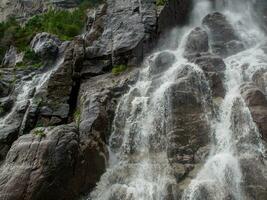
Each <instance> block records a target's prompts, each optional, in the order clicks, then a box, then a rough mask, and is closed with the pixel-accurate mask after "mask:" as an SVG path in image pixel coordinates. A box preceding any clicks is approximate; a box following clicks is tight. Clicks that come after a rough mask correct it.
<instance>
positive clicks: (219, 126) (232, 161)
mask: <svg viewBox="0 0 267 200" xmlns="http://www.w3.org/2000/svg"><path fill="white" fill-rule="evenodd" d="M223 2H224V3H225V7H223V6H222V4H221V3H222V1H216V5H217V6H216V7H217V8H220V10H221V11H222V12H224V14H225V15H226V16H227V17H228V19H229V20H230V22H231V23H232V24H233V26H234V28H235V30H236V32H237V33H238V34H239V36H240V38H242V41H244V43H245V44H246V48H247V50H245V51H242V52H240V53H238V54H236V55H233V56H231V57H228V58H226V59H225V63H226V70H225V81H224V85H225V88H226V95H225V98H224V100H223V102H222V104H221V106H220V109H219V113H220V115H219V118H218V120H217V122H216V125H215V130H214V135H215V144H214V145H213V149H212V150H211V152H210V156H209V158H208V160H207V161H206V163H205V165H204V167H203V168H202V170H201V171H200V172H199V173H198V175H197V177H196V178H195V179H194V180H193V181H192V182H191V184H190V185H189V187H188V188H187V189H186V191H185V192H184V195H183V199H184V200H189V199H190V200H195V199H215V200H220V199H236V200H242V199H246V197H245V196H244V193H243V191H242V187H241V186H242V181H243V180H242V179H243V178H242V170H241V168H240V163H239V159H240V157H241V158H242V157H249V156H252V157H253V156H256V155H263V154H264V152H265V150H264V147H263V145H262V143H261V139H260V135H259V131H258V129H257V126H256V124H255V123H254V122H253V119H252V117H251V114H250V111H249V109H248V108H247V106H246V104H245V102H244V100H243V99H242V97H241V93H240V86H241V85H242V84H243V83H244V82H245V81H252V75H253V74H254V73H255V72H256V70H259V69H264V68H265V69H266V64H265V65H263V64H262V63H266V58H265V57H266V56H265V54H264V52H263V51H262V50H260V49H259V45H260V43H261V42H262V41H264V36H263V33H262V32H261V31H260V29H259V27H257V26H256V25H257V23H256V22H255V21H253V17H252V16H251V13H250V12H247V13H244V10H246V11H248V10H251V8H252V5H251V2H250V1H230V0H229V1H223ZM218 5H219V6H218ZM248 8H249V9H248ZM248 63H249V67H248V69H246V70H245V72H244V71H243V69H242V66H244V65H246V64H248ZM236 112H240V113H239V115H238V114H237V113H236ZM233 116H237V117H239V120H240V121H241V120H243V122H238V123H242V124H241V126H239V125H238V124H236V123H237V122H235V121H234V119H233Z"/></svg>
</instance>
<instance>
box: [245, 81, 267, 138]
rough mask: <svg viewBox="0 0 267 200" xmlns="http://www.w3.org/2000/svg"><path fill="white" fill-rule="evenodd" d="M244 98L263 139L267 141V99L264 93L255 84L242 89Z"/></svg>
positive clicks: (249, 84) (246, 85)
mask: <svg viewBox="0 0 267 200" xmlns="http://www.w3.org/2000/svg"><path fill="white" fill-rule="evenodd" d="M241 92H242V96H243V98H244V100H245V102H246V104H247V106H248V107H249V109H250V112H251V115H252V117H253V120H254V122H255V123H256V124H257V126H258V129H259V131H260V133H261V136H262V138H263V139H264V140H265V141H267V99H266V96H265V95H264V93H263V92H262V91H261V90H260V89H259V88H258V87H257V86H256V85H255V84H253V83H248V84H244V85H243V86H242V87H241Z"/></svg>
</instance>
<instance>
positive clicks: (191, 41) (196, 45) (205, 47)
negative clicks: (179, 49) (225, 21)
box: [185, 27, 209, 57]
mask: <svg viewBox="0 0 267 200" xmlns="http://www.w3.org/2000/svg"><path fill="white" fill-rule="evenodd" d="M207 51H209V38H208V34H207V32H206V31H205V30H203V29H202V28H201V27H197V28H195V29H194V30H192V31H191V32H190V33H189V35H188V36H187V42H186V44H185V56H186V57H190V56H191V57H192V56H195V55H196V54H199V53H201V52H207Z"/></svg>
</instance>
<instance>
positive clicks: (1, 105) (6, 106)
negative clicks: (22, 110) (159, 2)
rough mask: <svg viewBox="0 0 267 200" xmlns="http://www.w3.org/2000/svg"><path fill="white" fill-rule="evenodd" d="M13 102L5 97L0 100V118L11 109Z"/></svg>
mask: <svg viewBox="0 0 267 200" xmlns="http://www.w3.org/2000/svg"><path fill="white" fill-rule="evenodd" d="M13 104H14V100H13V99H12V98H11V97H5V98H1V99H0V117H3V116H4V115H5V114H7V113H8V112H9V111H10V110H11V108H12V107H13Z"/></svg>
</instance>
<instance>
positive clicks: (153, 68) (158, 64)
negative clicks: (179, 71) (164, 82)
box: [149, 51, 176, 75]
mask: <svg viewBox="0 0 267 200" xmlns="http://www.w3.org/2000/svg"><path fill="white" fill-rule="evenodd" d="M175 59H176V58H175V55H174V54H173V53H171V52H168V51H164V52H161V53H159V54H157V55H156V56H155V58H152V60H151V61H150V68H149V70H150V74H152V75H155V74H159V73H162V72H164V71H166V70H168V68H169V67H171V66H172V64H173V63H174V62H175Z"/></svg>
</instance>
